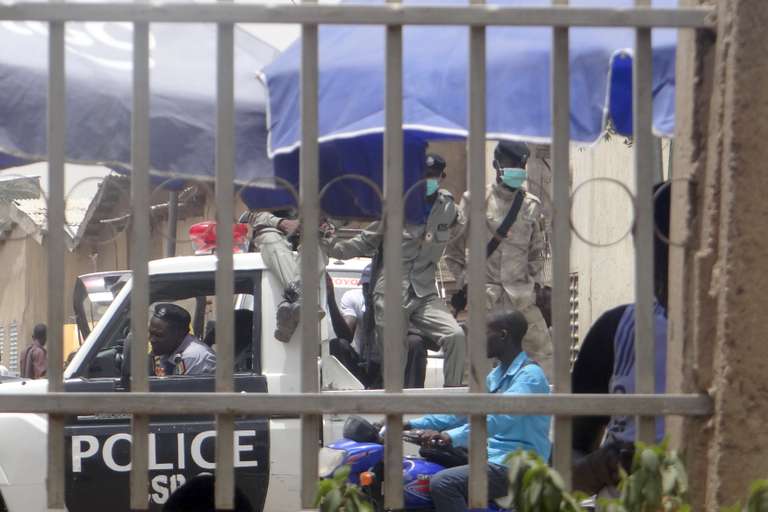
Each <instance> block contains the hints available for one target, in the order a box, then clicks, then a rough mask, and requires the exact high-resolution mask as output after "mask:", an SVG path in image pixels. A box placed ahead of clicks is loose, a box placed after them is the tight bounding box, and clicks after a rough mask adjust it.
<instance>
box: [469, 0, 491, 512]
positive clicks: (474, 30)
mask: <svg viewBox="0 0 768 512" xmlns="http://www.w3.org/2000/svg"><path fill="white" fill-rule="evenodd" d="M472 3H473V4H482V3H484V0H473V1H472ZM468 81H469V91H468V92H469V154H468V158H467V174H468V176H467V183H468V185H469V196H470V202H469V222H468V223H467V226H469V233H468V240H469V262H468V268H467V275H468V282H469V289H468V295H469V296H468V299H469V300H468V302H469V332H468V337H467V339H468V341H469V343H467V347H468V350H469V368H470V371H469V390H470V391H471V392H473V393H483V392H485V376H486V374H487V373H488V366H489V365H488V357H487V355H486V347H485V336H486V333H485V314H486V311H485V303H486V291H485V271H486V254H485V252H486V251H485V245H486V238H487V233H488V229H487V227H486V223H485V105H486V103H485V102H486V87H485V27H470V28H469V80H468ZM487 431H488V425H487V420H486V417H485V416H472V417H471V418H470V437H469V483H470V487H469V508H470V509H485V508H486V506H487V505H488V472H487V469H486V468H487V467H488V439H487V437H488V436H487Z"/></svg>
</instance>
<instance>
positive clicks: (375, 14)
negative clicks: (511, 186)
mask: <svg viewBox="0 0 768 512" xmlns="http://www.w3.org/2000/svg"><path fill="white" fill-rule="evenodd" d="M714 14H715V8H714V7H688V8H678V9H648V8H626V9H608V8H602V9H597V8H582V7H548V8H536V7H502V6H497V5H472V6H462V7H458V6H457V7H424V6H402V5H398V4H388V5H343V6H340V5H312V4H302V5H291V6H286V5H243V4H225V5H217V4H211V5H200V4H173V5H162V4H154V5H153V4H150V5H145V4H110V3H93V4H82V3H64V2H63V3H56V4H47V3H39V2H30V3H20V4H10V5H0V20H10V21H64V22H66V21H128V22H149V23H298V24H320V25H323V24H328V25H465V26H466V25H469V26H547V27H551V26H556V27H638V28H711V27H714V26H715V16H714Z"/></svg>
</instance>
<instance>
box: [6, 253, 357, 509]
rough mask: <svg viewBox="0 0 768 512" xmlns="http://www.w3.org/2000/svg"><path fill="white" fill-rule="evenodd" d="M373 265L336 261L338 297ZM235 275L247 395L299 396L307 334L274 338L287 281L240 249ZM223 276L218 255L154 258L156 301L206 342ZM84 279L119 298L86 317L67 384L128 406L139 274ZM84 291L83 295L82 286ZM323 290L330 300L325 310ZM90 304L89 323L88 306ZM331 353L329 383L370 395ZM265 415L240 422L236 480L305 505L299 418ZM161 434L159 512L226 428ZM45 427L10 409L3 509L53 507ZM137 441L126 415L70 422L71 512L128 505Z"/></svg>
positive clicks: (202, 385)
mask: <svg viewBox="0 0 768 512" xmlns="http://www.w3.org/2000/svg"><path fill="white" fill-rule="evenodd" d="M367 263H368V260H364V259H361V260H350V261H347V262H332V263H331V264H330V265H329V266H328V272H329V274H330V275H331V276H332V277H333V278H334V281H335V282H336V284H337V286H338V285H341V286H339V289H337V290H336V293H337V297H338V294H340V293H341V292H343V289H341V288H349V287H354V286H357V280H358V279H359V276H360V273H361V271H362V269H363V267H364V266H365V265H366V264H367ZM234 269H235V292H236V294H237V300H236V303H235V305H234V309H235V315H236V326H235V351H236V363H235V365H236V367H235V385H236V389H237V390H238V391H242V392H246V393H288V392H298V391H299V378H298V375H299V349H300V340H299V339H298V336H299V334H298V333H299V331H298V330H297V333H296V334H295V335H294V339H293V340H291V342H289V343H282V342H279V341H277V340H275V338H274V337H273V334H272V333H273V331H274V329H275V309H276V306H277V304H278V303H279V301H280V300H281V294H282V289H281V287H280V284H279V282H278V281H277V279H276V278H275V277H274V276H273V275H272V274H271V273H270V272H269V271H268V270H267V269H266V267H265V266H264V263H263V261H262V259H261V256H260V255H259V254H258V253H246V254H235V255H234ZM215 270H216V257H215V256H211V255H208V256H192V257H177V258H167V259H163V260H158V261H153V262H151V263H150V265H149V273H150V303H156V302H174V303H177V304H179V305H181V306H183V307H185V308H186V309H187V311H189V312H190V314H191V315H192V319H193V325H194V329H195V333H196V334H198V335H201V336H202V335H203V333H205V332H206V326H207V324H208V322H209V320H210V319H213V318H214V316H215V308H216V307H217V306H218V305H217V304H216V303H215V286H214V284H215ZM84 278H87V280H90V281H93V280H94V279H95V280H97V281H98V279H100V278H102V279H103V280H104V282H110V283H113V284H114V285H113V286H112V287H111V290H112V291H108V290H107V291H100V292H99V293H101V294H102V295H101V297H100V298H101V300H102V301H104V295H103V294H105V293H109V294H112V295H111V296H110V297H108V299H109V300H108V301H107V303H108V304H109V305H108V307H107V308H106V310H105V311H103V314H102V315H101V318H100V319H99V320H98V322H96V323H95V325H92V320H93V319H92V318H91V319H90V320H88V319H84V318H78V325H79V326H80V328H81V331H85V332H86V333H88V334H87V338H86V339H85V341H84V343H83V345H82V347H81V348H80V350H79V351H78V352H77V354H76V355H75V356H74V358H73V359H72V360H71V362H70V363H69V365H68V366H67V368H66V370H65V373H64V378H65V381H66V382H65V388H66V391H68V392H73V393H77V392H108V393H115V399H116V400H119V396H120V395H119V394H120V393H124V392H126V388H127V386H126V383H127V382H128V380H127V379H128V378H129V375H128V369H129V368H128V367H129V365H128V364H123V350H124V346H123V345H124V343H125V340H126V337H127V334H128V330H129V325H130V294H131V279H130V274H129V273H128V272H124V273H110V274H104V275H90V276H84ZM79 288H80V291H81V292H82V289H83V286H82V283H81V284H80V285H79ZM104 288H107V287H104ZM323 288H324V284H323ZM76 293H77V287H76ZM81 295H82V294H81ZM85 295H87V293H86V294H85ZM324 295H325V294H324V293H323V294H321V297H322V302H323V303H325V297H324ZM94 300H96V299H94ZM103 305H105V304H103ZM80 306H82V304H80ZM229 307H231V306H229ZM79 309H80V314H79V316H81V317H82V316H83V312H84V308H82V307H80V308H79ZM88 309H89V310H90V309H91V308H88ZM76 310H78V303H76ZM328 328H329V324H328V322H327V320H326V321H324V322H323V323H322V326H321V332H322V339H324V340H325V339H328V338H329V337H330V334H329V331H328ZM91 329H92V330H91ZM88 331H90V332H88ZM324 345H325V344H324ZM322 353H323V357H322V362H321V364H320V365H319V368H320V373H321V375H319V378H320V379H321V382H322V383H323V387H324V388H332V389H362V386H361V385H360V383H359V382H358V381H357V380H356V379H355V378H354V377H353V376H352V374H351V373H349V372H348V371H347V370H346V369H345V368H344V367H343V366H342V365H341V364H340V363H339V362H338V361H337V360H336V359H335V358H332V357H330V356H329V354H328V350H327V347H324V349H323V351H322ZM46 385H47V383H46V382H45V381H24V380H19V381H16V382H4V383H2V384H0V393H19V392H24V391H28V392H45V390H46ZM150 390H151V391H158V392H160V391H162V392H192V391H213V390H214V377H212V376H171V377H162V378H159V377H150ZM254 413H255V414H254V416H252V417H250V416H249V417H242V418H238V419H237V422H236V425H235V430H236V432H235V441H234V443H235V453H236V456H235V467H236V469H235V474H236V484H237V486H238V488H239V490H240V491H242V492H243V493H244V494H245V496H246V497H247V498H248V500H249V502H250V504H251V506H252V508H253V510H266V511H269V512H280V511H292V512H293V511H296V510H299V509H300V502H299V481H300V479H299V472H300V471H299V470H300V468H299V465H298V463H297V461H299V460H300V453H299V447H300V442H299V419H298V416H295V417H294V416H286V417H270V418H266V417H262V416H259V415H258V411H254ZM341 420H342V418H338V417H337V418H325V421H324V438H325V439H336V438H338V437H340V435H341ZM150 431H151V433H150V439H149V464H150V468H149V469H150V488H149V489H148V501H149V504H150V510H155V511H157V510H161V509H162V505H163V503H165V502H166V501H167V500H168V497H169V496H170V494H171V493H173V492H174V490H175V489H177V488H178V487H179V486H180V485H182V484H183V483H184V482H186V481H187V480H189V479H190V478H192V477H193V476H195V475H197V474H199V473H202V472H210V471H211V470H212V469H213V468H214V465H213V460H214V451H213V449H214V438H215V431H214V423H213V418H212V417H210V416H198V417H189V416H185V417H178V416H177V417H171V416H164V417H156V418H152V420H151V429H150ZM46 432H47V421H46V418H45V417H44V416H42V415H33V414H10V413H7V414H0V433H2V434H0V439H2V441H0V493H1V494H2V500H3V503H2V505H3V506H4V507H5V509H6V510H8V511H9V512H38V511H44V510H45V495H46V493H45V473H46V455H47V451H46V442H47V440H46V439H47V438H46ZM130 442H131V436H130V427H129V417H128V416H127V415H125V416H122V415H105V414H99V413H98V412H94V413H93V414H86V415H80V416H73V417H70V418H68V421H67V426H66V443H67V446H66V456H67V499H66V502H67V508H68V510H70V511H71V512H80V511H83V512H86V511H87V512H90V511H93V512H103V511H104V510H111V511H127V510H129V495H128V478H129V471H130V460H129V449H130ZM0 510H2V509H0Z"/></svg>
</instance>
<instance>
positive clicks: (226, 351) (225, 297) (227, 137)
mask: <svg viewBox="0 0 768 512" xmlns="http://www.w3.org/2000/svg"><path fill="white" fill-rule="evenodd" d="M234 28H235V27H234V25H232V24H229V23H221V24H219V25H218V26H217V28H216V33H217V36H216V37H217V42H216V226H217V229H216V246H217V250H216V254H217V257H216V391H217V392H220V393H227V392H232V391H234V382H233V380H232V372H233V369H234V362H235V348H234V314H233V304H234V293H233V287H234V275H233V256H232V220H233V217H234V197H235V189H234V181H235V156H234V155H235V85H234V66H235V59H234ZM233 422H234V418H233V416H231V415H219V416H217V417H216V510H233V509H234V508H235V502H234V492H235V470H234V451H233V436H234V424H233Z"/></svg>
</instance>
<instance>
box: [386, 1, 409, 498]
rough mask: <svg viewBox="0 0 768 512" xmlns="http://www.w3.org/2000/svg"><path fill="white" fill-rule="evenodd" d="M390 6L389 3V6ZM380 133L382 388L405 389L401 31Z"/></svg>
mask: <svg viewBox="0 0 768 512" xmlns="http://www.w3.org/2000/svg"><path fill="white" fill-rule="evenodd" d="M390 3H392V2H390ZM385 37H386V64H385V77H386V89H385V132H384V226H385V234H384V282H385V290H384V300H385V302H384V326H385V327H384V339H383V340H382V346H383V348H384V350H383V352H384V388H385V390H386V392H387V393H400V392H401V391H402V389H403V369H404V368H403V333H404V332H405V326H404V325H403V322H404V321H405V319H404V318H403V311H402V284H401V283H402V281H401V277H400V276H401V270H402V268H401V260H402V240H403V221H404V215H403V203H404V200H403V27H402V26H397V25H391V26H387V27H386V36H385ZM402 430H403V417H402V415H388V416H387V435H386V440H385V456H384V467H385V469H386V477H385V478H384V487H385V489H384V501H385V507H386V508H389V509H400V508H402V507H403V474H402V464H403V463H402V459H403V442H402V439H401V432H402Z"/></svg>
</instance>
